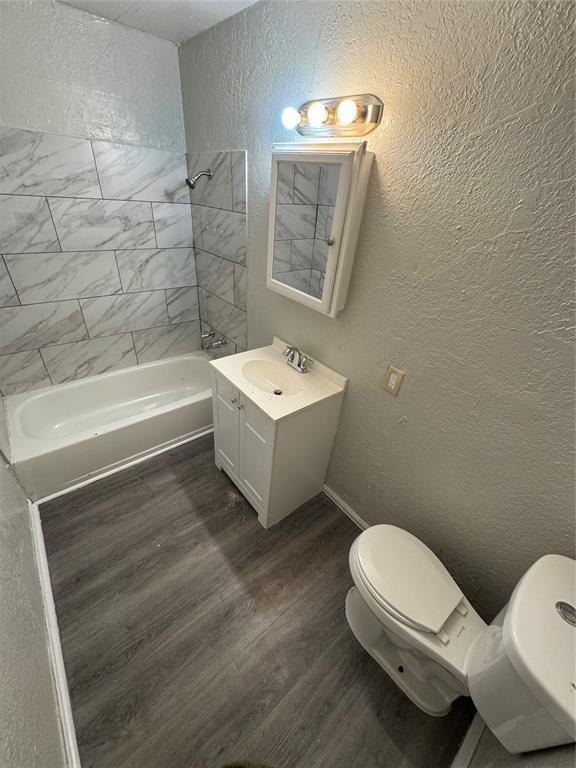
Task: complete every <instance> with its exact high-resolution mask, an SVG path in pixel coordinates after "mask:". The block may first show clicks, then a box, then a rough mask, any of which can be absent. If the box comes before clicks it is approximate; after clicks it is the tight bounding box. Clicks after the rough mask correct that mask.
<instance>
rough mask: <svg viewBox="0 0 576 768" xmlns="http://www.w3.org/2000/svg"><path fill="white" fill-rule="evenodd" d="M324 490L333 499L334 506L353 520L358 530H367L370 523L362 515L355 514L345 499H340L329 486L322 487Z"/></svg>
mask: <svg viewBox="0 0 576 768" xmlns="http://www.w3.org/2000/svg"><path fill="white" fill-rule="evenodd" d="M322 490H323V491H324V493H325V494H326V496H328V498H329V499H332V501H333V502H334V504H336V506H337V507H338V508H339V509H341V510H342V512H344V514H345V515H347V516H348V517H349V518H350V520H352V522H353V523H355V524H356V525H357V526H358V528H360V529H361V530H363V531H365V530H366V528H368V527H369V526H370V524H369V523H367V522H366V521H365V520H363V519H362V518H361V517H360V515H359V514H358V513H357V512H354V510H353V509H352V507H351V506H350V505H349V504H347V503H346V502H345V501H344V499H342V498H340V496H338V494H337V493H335V492H334V491H333V490H332V488H329V487H328V486H327V485H323V486H322Z"/></svg>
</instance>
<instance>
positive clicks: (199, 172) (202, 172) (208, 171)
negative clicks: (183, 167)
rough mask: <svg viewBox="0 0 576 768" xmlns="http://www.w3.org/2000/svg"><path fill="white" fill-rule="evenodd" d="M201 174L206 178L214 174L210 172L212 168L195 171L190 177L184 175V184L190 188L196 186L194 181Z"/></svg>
mask: <svg viewBox="0 0 576 768" xmlns="http://www.w3.org/2000/svg"><path fill="white" fill-rule="evenodd" d="M202 176H207V177H208V179H211V178H212V176H214V174H213V173H212V170H211V169H210V168H207V169H206V170H205V171H198V173H196V174H195V175H194V176H192V178H191V179H190V178H188V177H186V184H188V186H189V187H190V189H195V188H196V182H197V181H198V179H199V178H201V177H202Z"/></svg>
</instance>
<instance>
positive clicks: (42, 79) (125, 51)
mask: <svg viewBox="0 0 576 768" xmlns="http://www.w3.org/2000/svg"><path fill="white" fill-rule="evenodd" d="M0 72H2V78H1V79H0V124H3V125H9V126H12V127H15V128H29V129H31V130H37V131H50V132H54V133H63V134H68V135H72V136H87V137H89V138H94V139H108V140H110V141H119V142H125V143H127V144H142V145H144V146H148V147H159V148H163V149H171V150H174V151H177V152H182V151H183V150H184V148H185V147H184V129H183V121H182V100H181V93H180V79H179V73H178V53H177V48H176V46H175V45H173V44H172V43H170V42H168V41H167V40H162V39H160V38H158V37H153V36H152V35H148V34H145V33H144V32H140V31H138V30H135V29H129V28H128V27H123V26H121V25H119V24H114V23H112V22H109V21H105V20H104V19H99V18H97V17H96V16H92V15H91V14H89V13H85V12H84V11H79V10H77V9H76V8H70V7H69V6H66V5H60V4H59V3H56V2H54V0H2V2H0Z"/></svg>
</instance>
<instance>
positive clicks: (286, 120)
mask: <svg viewBox="0 0 576 768" xmlns="http://www.w3.org/2000/svg"><path fill="white" fill-rule="evenodd" d="M300 120H301V118H300V112H298V110H297V109H294V107H286V109H285V110H284V112H282V123H283V125H284V128H288V130H289V131H291V130H292V129H294V128H296V126H297V125H299V124H300Z"/></svg>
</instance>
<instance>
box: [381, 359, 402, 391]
mask: <svg viewBox="0 0 576 768" xmlns="http://www.w3.org/2000/svg"><path fill="white" fill-rule="evenodd" d="M405 375H406V374H405V373H404V371H401V370H400V369H399V368H394V366H392V365H389V366H388V370H387V371H386V376H385V377H384V384H383V385H382V386H383V387H384V389H385V390H386V392H388V394H389V395H393V396H394V397H396V396H397V395H398V392H399V391H400V385H401V384H402V381H403V379H404V376H405Z"/></svg>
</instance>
